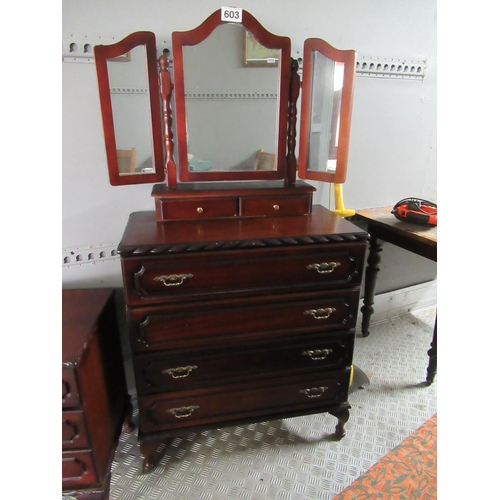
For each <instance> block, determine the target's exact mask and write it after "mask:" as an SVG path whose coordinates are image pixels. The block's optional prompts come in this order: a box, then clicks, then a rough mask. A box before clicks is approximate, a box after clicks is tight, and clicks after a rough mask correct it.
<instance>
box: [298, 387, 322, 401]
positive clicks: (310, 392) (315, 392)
mask: <svg viewBox="0 0 500 500" xmlns="http://www.w3.org/2000/svg"><path fill="white" fill-rule="evenodd" d="M327 390H328V387H326V386H322V387H311V388H310V389H302V390H301V391H299V392H300V393H301V394H305V395H306V396H307V397H308V398H319V397H321V396H323V394H324V393H325V392H326V391H327Z"/></svg>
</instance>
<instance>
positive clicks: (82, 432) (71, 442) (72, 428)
mask: <svg viewBox="0 0 500 500" xmlns="http://www.w3.org/2000/svg"><path fill="white" fill-rule="evenodd" d="M88 447H89V439H88V434H87V426H86V424H85V416H84V414H83V411H72V412H69V411H64V412H63V414H62V449H63V450H74V449H76V448H88Z"/></svg>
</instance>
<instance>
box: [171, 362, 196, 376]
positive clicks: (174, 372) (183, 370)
mask: <svg viewBox="0 0 500 500" xmlns="http://www.w3.org/2000/svg"><path fill="white" fill-rule="evenodd" d="M196 368H198V367H197V366H196V365H192V366H179V367H177V368H168V369H166V370H163V371H162V373H164V374H165V375H170V376H171V377H172V378H186V377H188V376H189V374H190V373H191V372H192V371H193V370H196Z"/></svg>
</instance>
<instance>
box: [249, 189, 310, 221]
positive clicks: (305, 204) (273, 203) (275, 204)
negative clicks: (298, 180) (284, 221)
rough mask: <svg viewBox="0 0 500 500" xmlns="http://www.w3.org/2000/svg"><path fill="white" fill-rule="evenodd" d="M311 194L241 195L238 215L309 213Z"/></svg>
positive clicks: (258, 215) (259, 215)
mask: <svg viewBox="0 0 500 500" xmlns="http://www.w3.org/2000/svg"><path fill="white" fill-rule="evenodd" d="M311 206H312V196H311V195H308V194H306V195H300V196H297V195H295V196H242V197H241V198H240V215H242V216H243V217H256V216H257V217H261V216H267V215H271V216H276V215H304V214H309V213H311Z"/></svg>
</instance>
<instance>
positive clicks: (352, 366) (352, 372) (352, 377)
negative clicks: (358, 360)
mask: <svg viewBox="0 0 500 500" xmlns="http://www.w3.org/2000/svg"><path fill="white" fill-rule="evenodd" d="M353 380H354V365H351V378H350V379H349V387H351V385H352V381H353Z"/></svg>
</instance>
